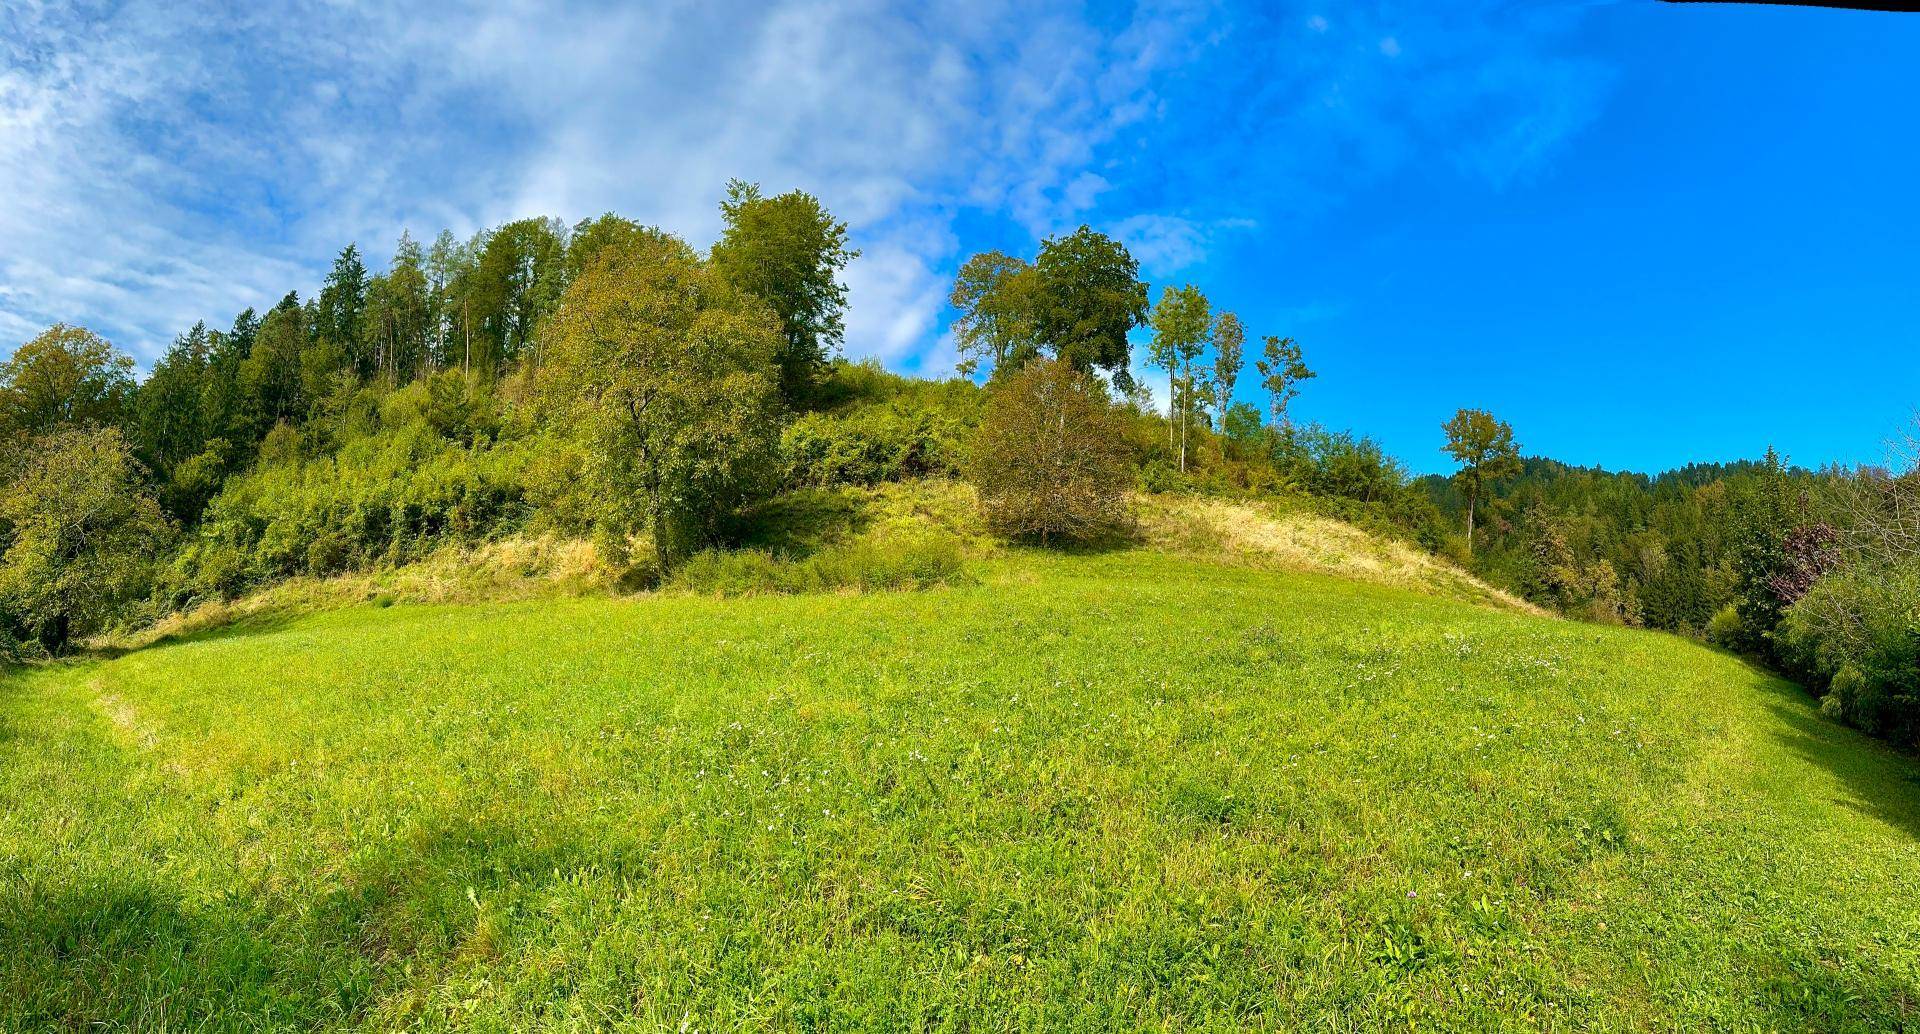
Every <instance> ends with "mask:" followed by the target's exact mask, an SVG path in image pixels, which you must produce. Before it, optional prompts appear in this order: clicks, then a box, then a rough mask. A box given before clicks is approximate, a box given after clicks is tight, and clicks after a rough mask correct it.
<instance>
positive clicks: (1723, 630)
mask: <svg viewBox="0 0 1920 1034" xmlns="http://www.w3.org/2000/svg"><path fill="white" fill-rule="evenodd" d="M1745 641H1746V629H1745V625H1744V624H1743V623H1742V622H1741V620H1740V608H1739V607H1738V606H1736V605H1734V604H1731V603H1729V604H1727V605H1726V606H1724V607H1721V608H1720V609H1719V610H1716V611H1714V612H1713V617H1711V618H1708V619H1707V642H1709V643H1712V644H1713V645H1715V646H1718V647H1720V648H1722V649H1725V650H1738V649H1740V647H1741V644H1742V643H1744V642H1745Z"/></svg>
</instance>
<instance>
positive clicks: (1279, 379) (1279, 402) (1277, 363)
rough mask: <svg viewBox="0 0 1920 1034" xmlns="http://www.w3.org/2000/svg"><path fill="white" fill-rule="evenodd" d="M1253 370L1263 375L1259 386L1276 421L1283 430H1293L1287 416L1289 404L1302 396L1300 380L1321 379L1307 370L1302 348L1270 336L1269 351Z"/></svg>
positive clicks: (1262, 354)
mask: <svg viewBox="0 0 1920 1034" xmlns="http://www.w3.org/2000/svg"><path fill="white" fill-rule="evenodd" d="M1253 368H1254V369H1255V370H1257V371H1259V373H1260V386H1261V387H1263V388H1265V389H1267V399H1268V406H1269V408H1271V409H1272V411H1273V422H1274V423H1276V424H1279V425H1280V426H1281V428H1283V429H1291V428H1292V427H1293V422H1292V420H1291V419H1290V418H1289V417H1288V416H1287V404H1288V403H1289V402H1292V401H1293V400H1294V398H1295V397H1296V396H1298V395H1299V394H1300V382H1301V381H1307V380H1312V379H1313V378H1314V377H1316V376H1318V375H1317V374H1315V373H1314V372H1313V371H1312V370H1309V369H1307V364H1306V361H1305V359H1304V358H1303V357H1302V356H1301V354H1300V345H1299V344H1298V343H1297V342H1295V341H1294V340H1293V339H1292V338H1290V337H1276V336H1274V335H1272V334H1268V335H1267V339H1266V348H1265V349H1263V350H1262V352H1261V357H1260V358H1259V359H1256V360H1254V363H1253Z"/></svg>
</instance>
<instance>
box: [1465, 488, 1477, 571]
mask: <svg viewBox="0 0 1920 1034" xmlns="http://www.w3.org/2000/svg"><path fill="white" fill-rule="evenodd" d="M1477 494H1478V493H1475V495H1477ZM1475 501H1476V500H1475V498H1474V495H1469V496H1467V559H1469V560H1471V559H1473V504H1474V502H1475Z"/></svg>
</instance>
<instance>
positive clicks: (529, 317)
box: [461, 219, 567, 377]
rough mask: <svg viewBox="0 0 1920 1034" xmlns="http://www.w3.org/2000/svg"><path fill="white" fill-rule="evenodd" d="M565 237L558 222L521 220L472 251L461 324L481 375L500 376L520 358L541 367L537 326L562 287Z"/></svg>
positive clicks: (563, 227)
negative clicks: (469, 336)
mask: <svg viewBox="0 0 1920 1034" xmlns="http://www.w3.org/2000/svg"><path fill="white" fill-rule="evenodd" d="M566 233H567V228H566V225H565V224H563V223H561V222H559V221H558V220H554V219H519V220H516V221H514V222H511V223H507V224H506V225H505V226H502V227H500V228H499V229H496V230H494V231H493V232H492V233H491V234H489V235H487V237H486V239H485V243H484V244H483V245H481V246H479V247H478V248H477V249H476V250H477V251H478V253H479V256H480V257H479V260H478V264H477V265H476V266H475V267H474V270H473V273H472V275H471V276H470V277H469V278H468V279H469V285H470V286H469V287H468V290H467V299H466V301H467V306H463V313H462V316H461V321H462V322H463V323H466V324H468V325H469V326H468V330H469V332H470V333H471V334H472V335H473V338H472V345H473V349H474V352H473V355H472V359H471V364H472V366H473V367H474V368H475V369H477V370H479V371H480V372H481V373H483V374H485V375H487V376H489V377H494V376H498V375H499V374H500V373H501V371H502V369H503V368H504V367H505V365H506V364H508V363H511V362H514V361H515V360H517V359H519V358H520V357H521V356H522V355H527V356H530V357H531V358H532V360H533V363H534V365H536V366H538V365H539V362H540V356H539V351H538V345H539V341H540V338H539V335H538V332H539V329H540V326H541V324H542V323H544V322H545V321H546V319H547V317H549V316H550V315H552V314H553V312H554V310H555V308H556V307H558V305H559V303H560V298H561V295H562V293H563V292H564V291H565V289H566V249H567V242H566ZM467 307H470V309H471V311H466V308H467Z"/></svg>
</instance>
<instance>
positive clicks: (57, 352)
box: [0, 323, 134, 437]
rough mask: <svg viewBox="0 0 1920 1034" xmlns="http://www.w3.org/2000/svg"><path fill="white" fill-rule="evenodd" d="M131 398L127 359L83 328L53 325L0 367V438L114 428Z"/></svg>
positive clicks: (131, 370)
mask: <svg viewBox="0 0 1920 1034" xmlns="http://www.w3.org/2000/svg"><path fill="white" fill-rule="evenodd" d="M133 395H134V381H133V359H132V358H131V357H130V356H127V355H125V354H123V353H121V352H120V351H118V350H116V349H115V348H114V347H113V346H112V345H110V344H108V343H107V341H106V339H104V338H102V337H101V336H100V335H98V334H95V333H94V332H93V331H91V330H88V329H86V328H85V327H74V326H69V325H67V324H65V323H56V324H54V325H53V326H51V327H48V328H47V329H46V330H45V331H43V332H41V333H40V335H39V336H38V337H35V338H34V339H33V340H31V341H28V342H26V343H25V344H22V345H21V346H20V347H19V348H17V349H15V350H14V353H13V355H11V356H9V357H7V359H6V360H5V361H3V362H0V437H5V436H6V435H9V434H42V433H45V432H47V431H51V430H53V429H55V428H57V427H62V426H67V425H81V424H117V423H119V422H121V421H122V420H124V419H125V418H126V416H127V413H128V409H129V407H130V405H131V403H132V401H133Z"/></svg>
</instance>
